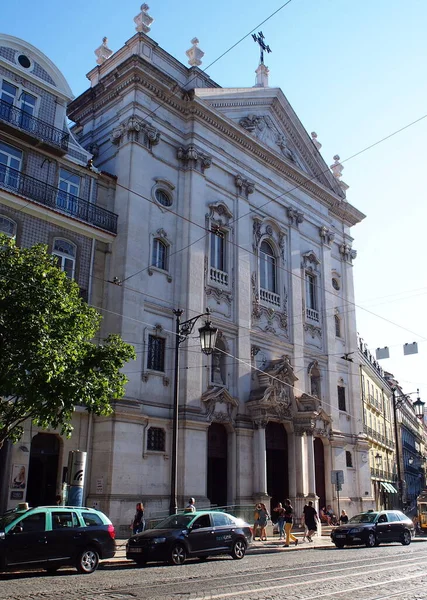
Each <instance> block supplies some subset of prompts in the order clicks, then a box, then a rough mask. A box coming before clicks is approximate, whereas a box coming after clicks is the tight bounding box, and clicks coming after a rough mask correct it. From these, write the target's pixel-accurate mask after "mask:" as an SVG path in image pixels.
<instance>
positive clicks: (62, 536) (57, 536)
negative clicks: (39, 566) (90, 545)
mask: <svg viewBox="0 0 427 600" xmlns="http://www.w3.org/2000/svg"><path fill="white" fill-rule="evenodd" d="M49 517H50V523H49V519H48V531H47V532H46V538H47V546H48V558H49V560H50V561H52V562H55V561H58V562H61V561H64V560H69V559H71V557H73V556H75V554H76V548H77V546H78V544H79V541H80V538H81V535H82V533H81V527H80V523H79V520H78V518H77V515H76V513H75V512H74V511H70V510H59V509H58V510H53V511H52V512H51V513H50V515H49Z"/></svg>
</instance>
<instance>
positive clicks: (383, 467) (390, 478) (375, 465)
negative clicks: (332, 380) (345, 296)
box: [358, 339, 399, 509]
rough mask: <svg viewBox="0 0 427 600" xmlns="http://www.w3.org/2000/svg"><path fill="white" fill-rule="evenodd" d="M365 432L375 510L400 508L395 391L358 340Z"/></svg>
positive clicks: (363, 344) (364, 345)
mask: <svg viewBox="0 0 427 600" xmlns="http://www.w3.org/2000/svg"><path fill="white" fill-rule="evenodd" d="M358 344H359V352H358V358H359V364H360V380H361V381H360V383H361V400H362V405H363V430H364V432H365V433H366V436H367V439H368V442H369V447H370V450H369V455H368V456H369V466H370V470H371V486H372V487H371V489H372V498H373V507H375V508H377V509H388V508H399V498H398V477H397V469H396V444H395V430H394V417H393V400H392V390H391V387H390V384H389V383H388V381H387V379H386V377H385V374H384V371H383V369H382V368H381V366H380V365H379V363H378V361H377V360H376V359H375V358H374V357H373V356H372V354H371V353H370V352H369V350H368V348H367V346H366V344H365V343H364V342H363V340H361V339H359V340H358Z"/></svg>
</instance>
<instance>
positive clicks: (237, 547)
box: [231, 540, 246, 560]
mask: <svg viewBox="0 0 427 600" xmlns="http://www.w3.org/2000/svg"><path fill="white" fill-rule="evenodd" d="M245 554H246V544H245V542H244V541H243V540H236V541H235V542H234V544H233V549H232V551H231V556H232V557H233V558H234V560H241V559H242V558H243V557H244V556H245Z"/></svg>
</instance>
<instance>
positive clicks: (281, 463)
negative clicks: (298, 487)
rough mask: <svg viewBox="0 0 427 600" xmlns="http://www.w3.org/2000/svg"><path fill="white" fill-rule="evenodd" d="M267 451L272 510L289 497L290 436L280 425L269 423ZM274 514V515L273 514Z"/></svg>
mask: <svg viewBox="0 0 427 600" xmlns="http://www.w3.org/2000/svg"><path fill="white" fill-rule="evenodd" d="M265 444H266V450H267V493H268V495H269V496H271V502H270V504H271V510H273V508H275V506H277V503H278V502H282V503H283V501H284V500H286V498H287V497H288V496H289V480H288V436H287V433H286V430H285V428H284V427H283V425H282V424H280V423H274V422H270V423H267V427H266V429H265ZM272 514H274V513H272Z"/></svg>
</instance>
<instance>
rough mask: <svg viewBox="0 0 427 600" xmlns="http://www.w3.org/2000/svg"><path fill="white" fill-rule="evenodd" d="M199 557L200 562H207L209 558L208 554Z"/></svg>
mask: <svg viewBox="0 0 427 600" xmlns="http://www.w3.org/2000/svg"><path fill="white" fill-rule="evenodd" d="M197 558H198V559H199V560H200V562H206V561H207V560H208V557H207V556H198V557H197Z"/></svg>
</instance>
